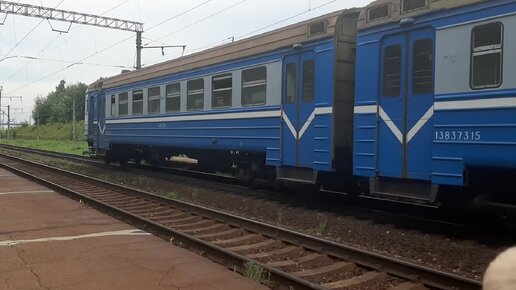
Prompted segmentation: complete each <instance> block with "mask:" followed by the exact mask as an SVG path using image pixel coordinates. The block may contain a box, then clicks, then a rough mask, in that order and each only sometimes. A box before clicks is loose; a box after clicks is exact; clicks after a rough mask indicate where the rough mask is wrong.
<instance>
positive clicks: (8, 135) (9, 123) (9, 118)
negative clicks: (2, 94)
mask: <svg viewBox="0 0 516 290" xmlns="http://www.w3.org/2000/svg"><path fill="white" fill-rule="evenodd" d="M10 135H11V106H9V105H7V140H9V139H11V136H10Z"/></svg>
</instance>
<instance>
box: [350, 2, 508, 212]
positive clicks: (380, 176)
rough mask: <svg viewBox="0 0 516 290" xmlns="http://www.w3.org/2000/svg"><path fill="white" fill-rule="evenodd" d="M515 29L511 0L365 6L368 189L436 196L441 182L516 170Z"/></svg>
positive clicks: (361, 120) (361, 30) (360, 102)
mask: <svg viewBox="0 0 516 290" xmlns="http://www.w3.org/2000/svg"><path fill="white" fill-rule="evenodd" d="M515 35H516V2H515V1H509V0H496V1H480V0H469V1H466V0H460V1H442V0H441V1H430V0H402V1H399V0H385V1H376V2H374V3H372V4H371V5H370V6H368V7H367V8H366V9H364V10H363V12H362V14H361V16H360V19H359V23H358V33H357V60H356V61H357V70H356V98H355V108H354V115H355V117H354V120H355V124H354V128H355V131H354V174H355V175H356V176H360V177H362V178H364V180H367V181H368V182H367V183H368V184H369V186H370V191H371V192H376V193H377V194H378V195H379V196H387V195H391V196H392V195H398V196H402V197H410V198H417V199H422V200H425V201H430V202H433V201H435V200H436V193H437V192H438V189H439V188H441V189H444V188H449V186H458V187H464V186H469V187H476V186H482V185H484V189H486V186H485V185H487V184H490V181H496V182H492V185H495V184H500V183H499V182H500V181H503V180H505V181H506V182H507V181H508V180H510V178H508V177H510V176H512V178H514V176H516V170H515V169H516V53H515V52H516V37H515ZM506 184H507V183H506ZM491 189H492V188H491ZM484 193H489V192H484Z"/></svg>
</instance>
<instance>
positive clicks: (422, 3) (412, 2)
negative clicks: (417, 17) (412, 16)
mask: <svg viewBox="0 0 516 290" xmlns="http://www.w3.org/2000/svg"><path fill="white" fill-rule="evenodd" d="M426 1H427V0H402V1H401V7H402V8H401V9H402V11H403V12H409V11H412V10H417V9H421V8H426Z"/></svg>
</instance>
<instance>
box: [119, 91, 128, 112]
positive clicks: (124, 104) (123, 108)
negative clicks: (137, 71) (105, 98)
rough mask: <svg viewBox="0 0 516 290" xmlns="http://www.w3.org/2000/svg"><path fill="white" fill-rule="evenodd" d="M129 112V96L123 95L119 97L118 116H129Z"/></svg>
mask: <svg viewBox="0 0 516 290" xmlns="http://www.w3.org/2000/svg"><path fill="white" fill-rule="evenodd" d="M128 112H129V94H128V93H121V94H120V95H118V115H119V116H127V114H128Z"/></svg>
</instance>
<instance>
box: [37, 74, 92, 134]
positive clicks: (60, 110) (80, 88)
mask: <svg viewBox="0 0 516 290" xmlns="http://www.w3.org/2000/svg"><path fill="white" fill-rule="evenodd" d="M87 88H88V86H87V85H86V84H83V83H76V84H72V85H66V81H65V80H61V81H60V82H59V85H58V86H57V87H56V89H55V91H53V92H51V93H49V94H48V95H47V96H46V97H38V98H36V100H35V101H34V102H35V105H34V109H33V110H32V118H33V119H34V120H35V121H36V122H38V118H39V124H41V125H44V124H49V123H69V122H71V121H72V114H73V106H72V102H73V101H72V98H74V99H75V113H76V118H77V121H81V120H84V96H85V94H86V89H87Z"/></svg>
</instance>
